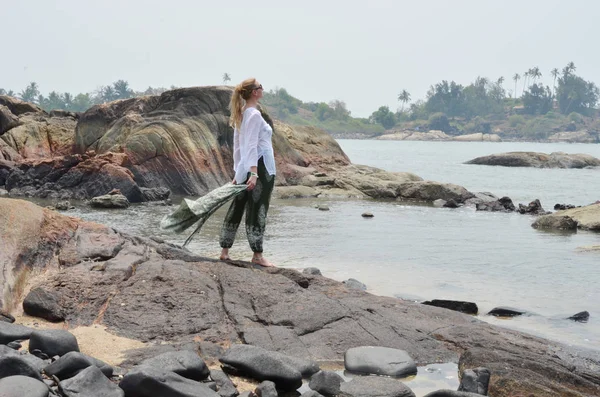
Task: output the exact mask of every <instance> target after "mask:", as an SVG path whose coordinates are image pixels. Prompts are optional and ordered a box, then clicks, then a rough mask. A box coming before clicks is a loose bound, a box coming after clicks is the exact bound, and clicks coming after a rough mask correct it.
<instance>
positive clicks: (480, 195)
mask: <svg viewBox="0 0 600 397" xmlns="http://www.w3.org/2000/svg"><path fill="white" fill-rule="evenodd" d="M473 194H474V195H475V197H472V198H470V199H468V200H465V203H464V204H465V205H472V206H477V204H482V203H489V202H493V201H497V200H498V199H499V198H498V197H497V196H496V195H494V194H492V193H490V192H475V193H473Z"/></svg>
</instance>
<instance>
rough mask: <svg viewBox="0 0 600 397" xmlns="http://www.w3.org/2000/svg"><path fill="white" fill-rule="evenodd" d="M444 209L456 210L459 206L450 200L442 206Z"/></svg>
mask: <svg viewBox="0 0 600 397" xmlns="http://www.w3.org/2000/svg"><path fill="white" fill-rule="evenodd" d="M444 207H445V208H458V207H459V205H458V203H457V202H456V201H454V200H453V199H450V200H448V201H446V203H445V204H444Z"/></svg>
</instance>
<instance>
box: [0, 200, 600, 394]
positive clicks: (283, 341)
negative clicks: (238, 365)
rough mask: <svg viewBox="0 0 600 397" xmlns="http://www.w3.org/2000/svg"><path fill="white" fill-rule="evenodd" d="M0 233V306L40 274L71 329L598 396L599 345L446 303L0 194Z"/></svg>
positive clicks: (495, 388) (499, 388) (523, 390)
mask: <svg viewBox="0 0 600 397" xmlns="http://www.w3.org/2000/svg"><path fill="white" fill-rule="evenodd" d="M0 232H1V234H0V235H1V237H2V240H3V241H4V242H6V244H5V247H6V248H5V249H4V250H3V252H2V253H3V255H2V256H1V257H0V261H1V262H0V264H1V265H2V269H0V270H1V271H0V277H2V278H3V279H0V282H1V284H0V285H2V288H3V289H2V291H0V296H1V297H2V299H3V300H2V303H3V306H4V307H5V308H12V307H15V305H17V304H19V303H20V302H21V300H22V291H24V289H25V288H29V286H28V274H29V271H30V270H28V269H31V268H34V269H36V270H37V272H38V274H39V273H40V272H43V273H44V277H43V278H37V279H36V280H38V281H36V282H35V284H34V285H31V287H32V288H36V287H39V288H43V289H44V290H45V291H47V292H48V293H51V294H54V295H53V296H56V297H57V298H56V299H57V304H58V305H59V306H60V308H61V310H62V313H63V314H64V316H65V318H66V320H67V321H68V324H69V326H71V327H72V326H76V325H78V324H92V323H94V324H99V325H105V326H107V327H108V328H109V329H110V331H111V332H114V333H116V334H118V335H121V336H128V337H131V338H135V339H138V340H142V341H150V340H155V341H163V343H169V344H177V343H180V344H181V343H196V342H195V341H202V343H204V344H207V343H212V344H223V345H229V344H231V343H242V344H250V345H254V346H258V347H262V348H264V349H266V350H271V351H278V352H279V353H282V354H285V355H290V356H294V357H298V358H305V359H312V360H340V359H341V357H342V356H343V354H344V353H345V352H346V350H348V349H349V348H352V347H359V346H384V347H391V348H396V349H401V350H404V351H406V352H407V354H409V355H410V357H411V358H412V359H413V360H414V361H415V362H416V364H417V365H423V364H427V363H433V362H447V361H456V360H458V359H460V367H461V368H477V367H485V368H488V369H489V370H490V371H491V373H492V375H493V376H492V379H491V380H490V385H489V389H490V395H494V396H512V395H514V394H515V392H518V393H520V394H524V395H530V394H533V395H536V396H555V395H564V394H568V393H570V395H577V393H579V394H582V395H597V394H599V393H600V375H598V372H597V368H598V365H600V358H599V357H598V356H597V353H595V352H587V351H575V350H573V349H572V348H569V347H567V346H564V345H561V344H558V343H553V342H549V341H546V340H543V339H540V338H536V337H534V336H530V335H525V334H522V333H519V332H516V331H510V330H507V329H504V328H499V327H495V326H492V325H489V324H487V323H484V322H481V321H478V320H477V319H474V318H472V317H470V316H467V315H464V314H461V313H457V312H454V311H450V310H446V309H441V308H437V307H430V306H426V305H421V304H418V303H414V302H408V301H402V300H398V299H394V298H387V297H379V296H374V295H371V294H369V293H366V292H364V291H359V290H355V289H349V288H347V287H346V286H344V285H343V284H342V283H339V282H337V281H334V280H331V279H328V278H326V277H323V276H319V275H311V274H302V273H299V272H297V271H295V270H292V269H285V268H271V269H262V268H260V269H258V268H255V267H254V266H253V265H252V264H250V263H245V262H233V263H231V264H226V263H223V262H219V261H215V260H210V259H207V258H204V257H202V256H200V255H196V254H193V253H191V252H189V251H186V250H182V249H180V248H179V247H177V246H174V245H172V244H168V243H165V242H162V241H160V240H158V239H154V240H153V239H150V238H141V237H135V236H129V235H125V234H123V233H120V232H118V231H115V230H113V229H111V228H108V227H104V226H102V225H97V224H93V223H90V222H84V221H82V220H79V219H75V218H69V217H65V216H62V215H60V214H58V213H56V212H54V211H50V210H47V209H42V208H40V207H37V206H35V205H33V204H31V203H28V202H24V201H21V200H13V199H3V198H0ZM6 275H10V277H8V278H7V276H6ZM19 280H20V281H19ZM565 321H567V320H565ZM0 325H1V323H0ZM8 325H10V324H8ZM0 336H2V333H1V332H0ZM492 347H493V348H492ZM144 368H145V367H144ZM142 375H143V376H153V375H151V374H146V375H144V374H141V375H139V376H142ZM169 376H172V375H169ZM178 379H179V378H178ZM555 379H560V380H561V381H560V382H556V381H555ZM133 380H135V379H133ZM133 380H132V381H133ZM349 383H350V382H349ZM351 386H352V385H346V384H345V385H344V387H351ZM342 391H343V390H342Z"/></svg>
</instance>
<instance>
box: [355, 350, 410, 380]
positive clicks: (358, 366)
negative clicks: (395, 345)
mask: <svg viewBox="0 0 600 397" xmlns="http://www.w3.org/2000/svg"><path fill="white" fill-rule="evenodd" d="M344 366H345V368H346V370H348V371H350V372H355V373H359V374H373V375H386V376H395V377H404V376H409V375H416V373H417V365H416V364H415V362H414V360H413V359H412V358H411V357H410V356H409V355H408V353H406V352H405V351H404V350H400V349H392V348H390V347H379V346H360V347H353V348H351V349H348V350H347V351H346V353H345V354H344Z"/></svg>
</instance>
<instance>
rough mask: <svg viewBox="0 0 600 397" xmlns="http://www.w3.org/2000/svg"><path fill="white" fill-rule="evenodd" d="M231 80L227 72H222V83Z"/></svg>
mask: <svg viewBox="0 0 600 397" xmlns="http://www.w3.org/2000/svg"><path fill="white" fill-rule="evenodd" d="M230 81H231V77H230V76H229V73H223V84H227V83H229V82H230Z"/></svg>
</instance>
